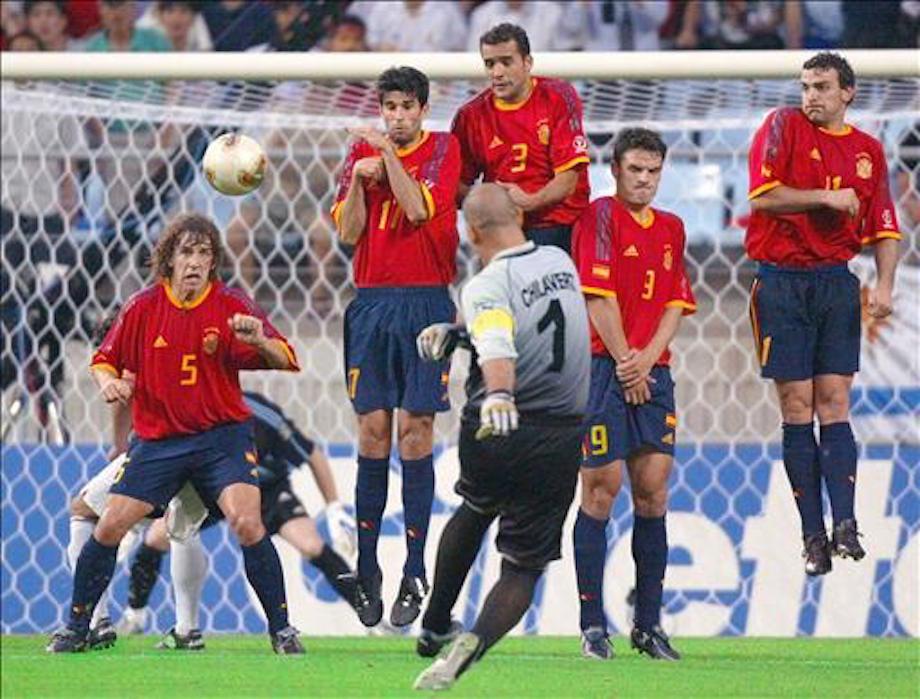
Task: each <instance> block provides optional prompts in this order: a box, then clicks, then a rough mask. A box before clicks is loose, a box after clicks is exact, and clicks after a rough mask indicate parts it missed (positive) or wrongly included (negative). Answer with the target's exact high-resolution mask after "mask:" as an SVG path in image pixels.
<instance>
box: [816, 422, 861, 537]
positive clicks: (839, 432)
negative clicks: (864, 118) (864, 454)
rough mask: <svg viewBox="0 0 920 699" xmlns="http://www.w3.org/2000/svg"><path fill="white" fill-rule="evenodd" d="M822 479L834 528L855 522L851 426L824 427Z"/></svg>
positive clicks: (854, 441) (820, 462) (853, 447)
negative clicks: (829, 501)
mask: <svg viewBox="0 0 920 699" xmlns="http://www.w3.org/2000/svg"><path fill="white" fill-rule="evenodd" d="M818 463H819V464H821V475H822V476H824V485H825V486H826V487H827V493H828V495H830V498H831V511H832V512H833V513H834V526H837V525H838V524H840V523H841V522H843V521H845V520H848V519H855V515H854V514H853V499H854V497H855V496H856V440H855V439H854V438H853V430H852V429H850V423H849V422H835V423H833V424H831V425H821V448H820V449H819V450H818Z"/></svg>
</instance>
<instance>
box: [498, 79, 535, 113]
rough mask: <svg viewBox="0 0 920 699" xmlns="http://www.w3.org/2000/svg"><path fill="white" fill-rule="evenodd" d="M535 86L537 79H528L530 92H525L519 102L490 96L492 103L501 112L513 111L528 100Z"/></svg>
mask: <svg viewBox="0 0 920 699" xmlns="http://www.w3.org/2000/svg"><path fill="white" fill-rule="evenodd" d="M536 87H537V79H536V78H531V79H530V92H528V93H527V96H526V97H525V98H524V99H522V100H521V101H520V102H505V100H500V99H499V98H498V97H494V96H493V97H492V104H494V105H495V108H496V109H498V110H499V111H502V112H513V111H514V110H516V109H520V108H521V107H523V106H524V105H525V104H527V103H528V102H529V101H530V98H531V96H532V95H533V93H534V90H535V89H536Z"/></svg>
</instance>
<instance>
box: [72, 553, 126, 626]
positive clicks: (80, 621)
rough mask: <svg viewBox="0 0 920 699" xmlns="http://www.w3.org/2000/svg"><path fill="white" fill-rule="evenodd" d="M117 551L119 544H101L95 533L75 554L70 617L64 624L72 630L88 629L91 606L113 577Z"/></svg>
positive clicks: (94, 604) (93, 605) (90, 618)
mask: <svg viewBox="0 0 920 699" xmlns="http://www.w3.org/2000/svg"><path fill="white" fill-rule="evenodd" d="M117 553H118V544H115V546H104V545H103V544H100V543H99V542H98V541H96V537H94V536H91V537H90V538H89V541H87V542H86V544H85V545H84V546H83V550H82V551H81V552H80V556H79V558H77V569H76V570H75V571H74V573H73V597H72V598H71V603H70V621H69V622H68V624H67V626H68V627H70V629H72V630H73V631H76V632H77V633H81V634H86V633H87V632H88V631H89V622H90V621H91V620H92V618H93V608H94V607H95V606H96V603H97V602H99V598H100V597H101V596H102V593H103V592H105V588H107V587H108V586H109V583H110V582H111V581H112V575H113V574H114V572H115V554H117Z"/></svg>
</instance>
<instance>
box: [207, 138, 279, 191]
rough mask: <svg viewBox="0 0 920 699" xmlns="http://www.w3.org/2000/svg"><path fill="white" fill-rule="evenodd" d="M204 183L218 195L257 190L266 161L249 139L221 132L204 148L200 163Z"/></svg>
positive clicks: (258, 146)
mask: <svg viewBox="0 0 920 699" xmlns="http://www.w3.org/2000/svg"><path fill="white" fill-rule="evenodd" d="M201 165H202V169H203V170H204V176H205V177H206V178H207V180H208V183H209V184H210V185H211V186H212V187H214V189H216V190H217V191H218V192H220V193H221V194H228V195H230V196H240V195H242V194H249V193H250V192H252V191H253V190H255V189H258V187H259V185H261V184H262V180H263V179H264V178H265V169H266V168H267V167H268V158H266V157H265V151H264V150H263V149H262V146H260V145H259V143H258V142H257V141H255V140H253V139H251V138H250V137H249V136H244V135H243V134H237V133H225V134H222V135H220V136H218V137H217V138H215V139H214V140H213V141H211V143H210V144H209V145H208V149H207V150H206V151H205V153H204V159H203V160H202V162H201Z"/></svg>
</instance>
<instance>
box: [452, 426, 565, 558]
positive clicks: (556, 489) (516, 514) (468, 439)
mask: <svg viewBox="0 0 920 699" xmlns="http://www.w3.org/2000/svg"><path fill="white" fill-rule="evenodd" d="M476 427H477V425H476V424H475V423H473V422H466V421H464V422H463V424H462V427H461V429H460V480H459V481H458V482H457V485H456V491H457V493H458V494H459V495H460V496H461V497H463V499H464V500H465V501H466V503H467V505H468V506H469V507H471V508H472V509H474V510H476V511H477V512H481V513H483V514H497V515H498V516H499V525H498V537H497V538H496V540H495V544H496V546H497V548H498V551H499V552H500V553H501V554H502V555H503V556H504V557H505V558H508V559H509V560H511V561H513V562H514V563H516V564H518V565H519V566H521V567H524V568H533V569H542V568H544V567H545V566H546V564H547V563H549V562H550V561H553V560H556V559H557V558H560V557H561V549H560V543H561V539H562V525H563V523H564V522H565V518H566V515H567V514H568V511H569V507H570V506H571V504H572V498H573V497H574V496H575V486H576V484H577V483H578V470H579V467H580V466H581V437H582V432H583V427H582V426H581V425H580V424H575V423H573V424H561V425H545V424H544V425H535V424H522V425H521V426H520V427H519V428H518V429H517V430H516V431H514V432H512V433H511V435H510V436H508V437H490V438H488V439H484V440H482V441H477V440H476V437H475V434H476Z"/></svg>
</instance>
